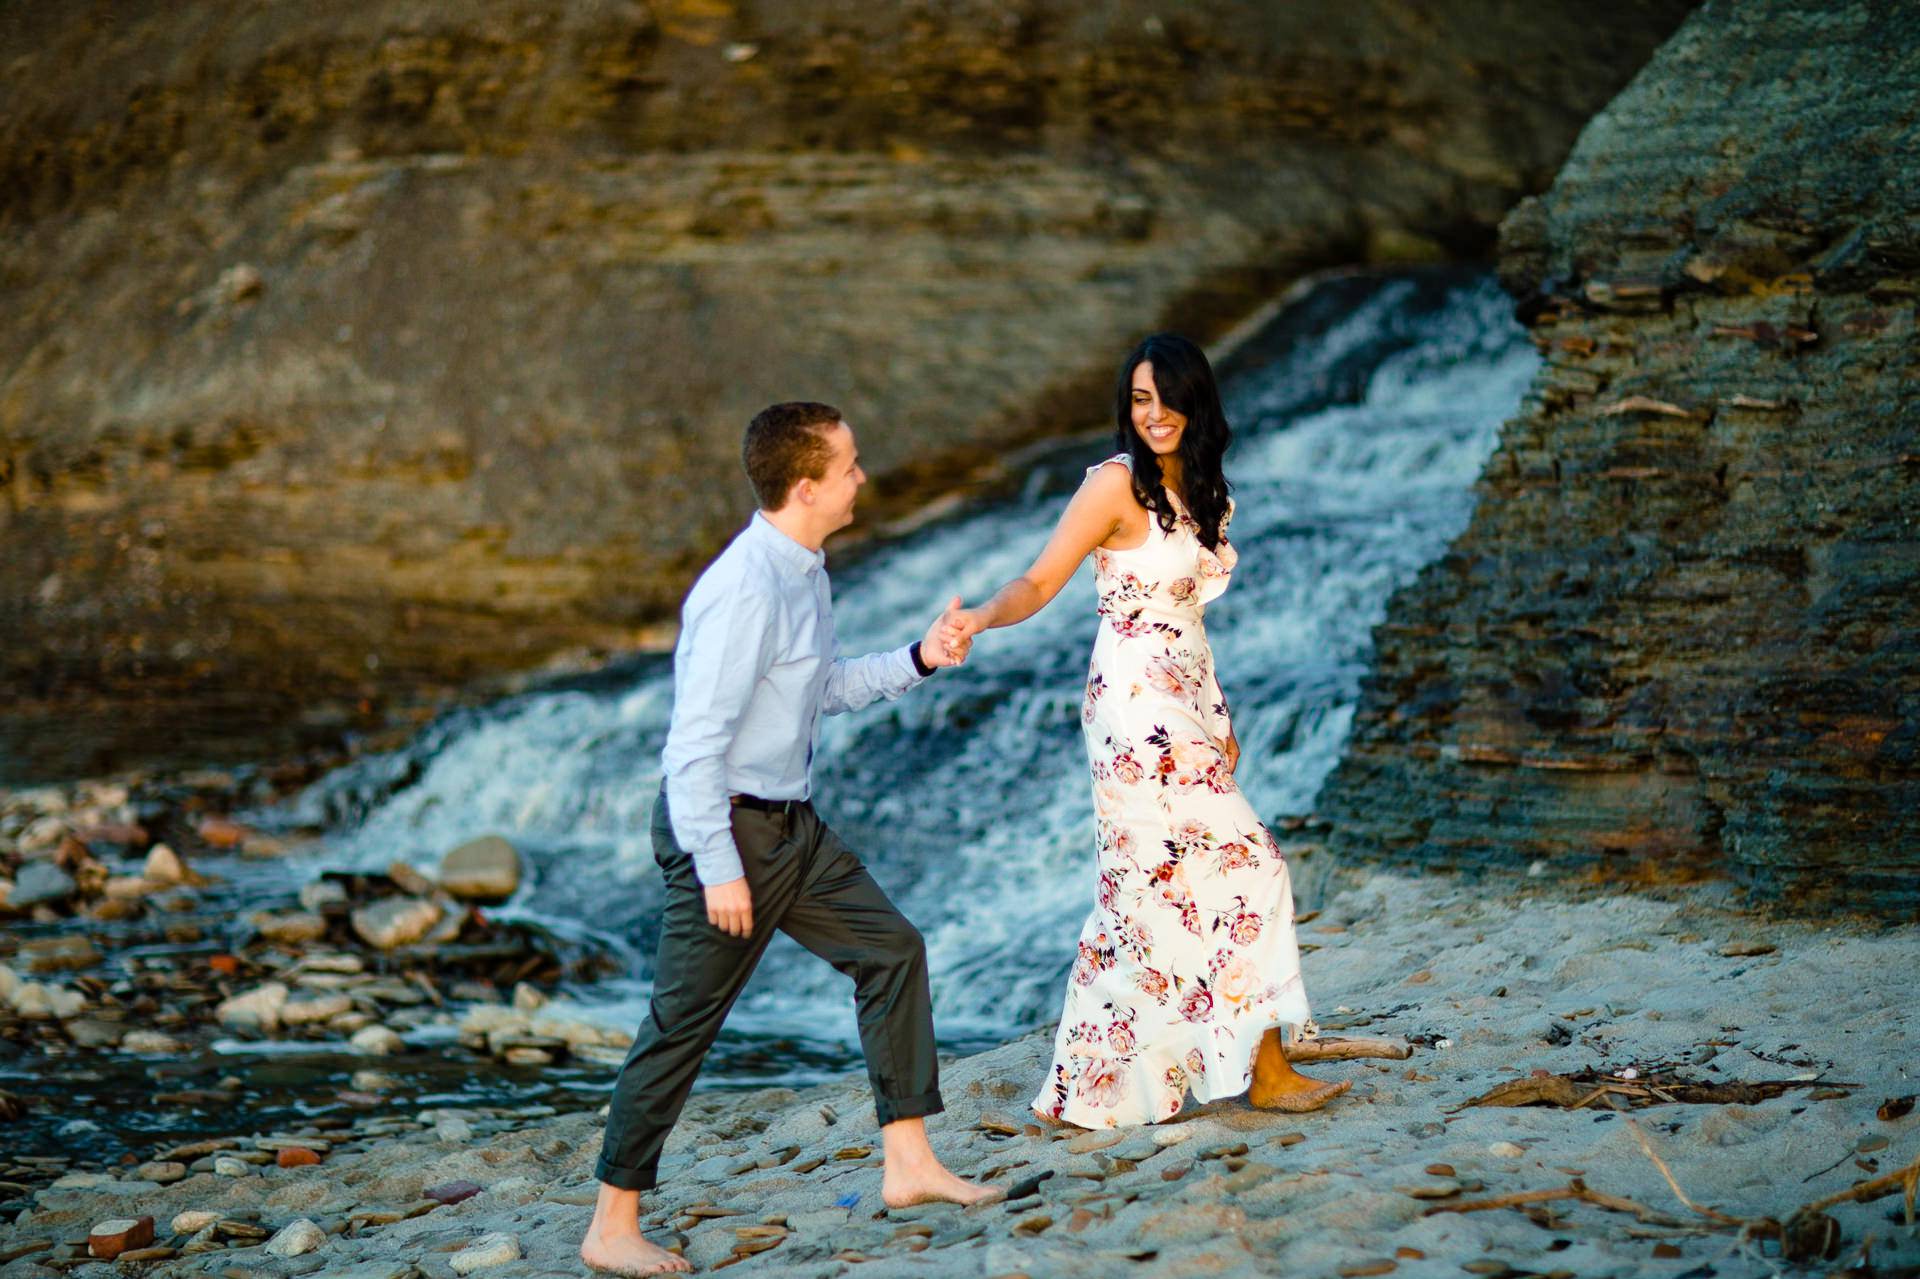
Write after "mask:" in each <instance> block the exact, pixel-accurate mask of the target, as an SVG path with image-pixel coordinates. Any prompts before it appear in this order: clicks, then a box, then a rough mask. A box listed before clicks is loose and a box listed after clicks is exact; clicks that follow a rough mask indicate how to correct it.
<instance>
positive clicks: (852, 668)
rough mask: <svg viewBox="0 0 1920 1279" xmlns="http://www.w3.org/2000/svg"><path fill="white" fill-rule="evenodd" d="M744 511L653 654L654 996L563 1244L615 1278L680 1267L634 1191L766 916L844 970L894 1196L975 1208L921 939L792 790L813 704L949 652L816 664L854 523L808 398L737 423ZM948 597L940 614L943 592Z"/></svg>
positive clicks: (884, 1186)
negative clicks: (652, 1237)
mask: <svg viewBox="0 0 1920 1279" xmlns="http://www.w3.org/2000/svg"><path fill="white" fill-rule="evenodd" d="M744 453H745V461H746V468H747V478H748V479H749V480H750V481H751V483H752V485H753V491H754V497H755V499H756V501H757V502H758V504H759V508H760V509H759V510H758V511H757V512H756V513H755V515H754V517H753V519H752V521H751V522H750V523H749V524H748V525H747V527H746V528H745V529H744V530H742V531H741V533H740V534H739V535H738V536H737V537H736V538H734V540H733V542H732V544H730V545H729V546H728V547H727V549H726V550H725V551H724V552H722V553H721V555H720V557H719V558H718V559H716V560H715V561H714V562H713V563H712V565H710V566H709V567H708V569H707V571H706V572H705V573H703V574H701V576H700V580H699V581H698V582H696V583H694V587H693V590H692V592H691V593H689V594H688V596H687V601H686V605H685V607H684V609H683V610H682V619H681V621H682V625H681V631H680V642H679V644H678V646H677V647H676V649H675V651H674V657H673V667H674V672H673V673H674V704H673V718H672V722H671V724H670V726H669V727H668V730H667V745H666V750H665V751H664V753H663V755H662V762H663V766H664V772H665V782H664V786H663V788H662V794H661V798H660V802H659V803H658V804H656V805H655V810H654V820H653V847H654V859H655V860H656V861H658V862H659V863H660V869H661V875H662V876H663V878H664V880H665V883H666V890H667V891H666V899H665V904H664V907H663V913H664V918H663V921H662V927H661V931H660V948H659V952H658V955H657V957H656V959H655V962H654V993H653V1001H652V1006H651V1008H650V1009H649V1013H648V1017H647V1020H646V1022H645V1023H644V1024H643V1025H642V1026H641V1028H640V1033H639V1035H638V1036H637V1037H636V1038H635V1040H634V1043H633V1048H632V1050H631V1051H630V1052H629V1053H628V1054H627V1060H626V1064H625V1065H623V1066H622V1067H621V1069H620V1076H619V1079H618V1080H617V1081H616V1083H615V1085H614V1090H613V1099H612V1102H611V1104H610V1105H609V1107H608V1111H607V1129H606V1137H605V1142H604V1145H603V1147H602V1150H601V1155H600V1162H599V1164H598V1166H597V1167H596V1169H595V1175H596V1176H598V1177H599V1179H600V1182H601V1186H600V1195H599V1200H598V1202H597V1203H596V1204H595V1207H594V1213H593V1221H592V1223H591V1224H590V1225H589V1226H588V1227H587V1237H586V1240H585V1241H584V1242H583V1243H582V1244H581V1246H580V1256H581V1259H582V1260H583V1261H585V1262H586V1263H587V1264H588V1265H590V1266H592V1267H594V1268H596V1269H600V1270H609V1271H613V1272H616V1273H619V1274H633V1275H641V1274H658V1273H665V1272H677V1271H684V1270H687V1269H689V1268H690V1267H689V1265H688V1263H687V1262H686V1261H685V1260H684V1259H683V1258H680V1257H677V1256H675V1255H674V1254H672V1253H669V1252H667V1251H665V1250H663V1249H661V1248H659V1247H657V1246H655V1245H654V1244H651V1243H649V1242H647V1241H646V1239H644V1238H643V1237H642V1236H641V1234H640V1226H639V1220H638V1217H639V1206H640V1192H641V1191H643V1190H647V1189H650V1188H651V1187H652V1186H653V1185H654V1184H655V1177H656V1175H657V1170H658V1165H659V1161H660V1150H661V1147H662V1146H663V1145H664V1144H665V1142H666V1139H667V1133H668V1132H669V1131H671V1129H672V1128H673V1125H674V1122H675V1121H676V1120H677V1119H678V1118H679V1116H680V1109H681V1107H682V1106H683V1105H684V1104H685V1102H686V1098H687V1093H688V1092H689V1090H690V1089H691V1088H692V1087H693V1080H694V1076H695V1075H696V1074H697V1073H698V1072H699V1069H700V1063H701V1061H702V1059H703V1058H704V1057H705V1056H706V1053H707V1049H708V1048H709V1047H711V1046H712V1044H713V1040H714V1037H715V1036H716V1035H718V1034H719V1032H720V1023H721V1021H722V1020H723V1019H724V1018H725V1017H726V1014H727V1009H728V1008H730V1007H731V1006H732V1004H733V1001H734V998H735V997H736V996H737V995H739V993H740V988H741V987H742V986H744V985H745V984H746V981H747V978H748V977H749V976H750V975H751V974H752V972H753V968H754V965H755V964H756V963H758V962H759V959H760V955H761V953H762V952H763V951H764V950H765V949H766V946H767V943H768V942H769V941H770V940H771V939H772V937H773V933H774V931H775V930H776V929H778V930H781V931H784V932H786V933H787V934H788V935H789V936H791V937H793V939H794V940H795V941H798V942H799V943H800V944H801V945H803V946H805V947H806V948H807V949H808V950H811V951H812V952H813V953H814V954H816V955H819V956H820V957H821V958H822V959H825V960H826V961H827V962H828V963H830V964H832V965H833V966H834V967H835V968H838V969H839V970H840V971H841V972H844V973H846V974H847V975H848V976H850V977H852V978H853V979H854V997H855V1000H856V1002H857V1005H858V1011H859V1023H860V1044H861V1048H862V1050H863V1051H864V1052H865V1054H866V1059H867V1072H868V1077H869V1078H870V1079H871V1080H872V1083H873V1092H874V1105H875V1109H876V1111H877V1112H878V1115H879V1120H880V1134H881V1138H882V1145H883V1148H884V1152H885V1159H886V1170H885V1173H884V1176H883V1179H882V1183H881V1198H882V1199H883V1200H884V1201H885V1202H886V1203H887V1204H888V1205H889V1206H893V1207H899V1206H903V1205H905V1204H910V1203H924V1202H930V1201H934V1200H947V1201H952V1202H956V1203H963V1204H964V1203H974V1202H977V1201H979V1200H982V1199H986V1198H990V1197H992V1196H993V1195H995V1194H997V1193H998V1192H997V1191H996V1190H995V1189H993V1188H990V1187H985V1186H976V1185H973V1184H970V1183H968V1182H965V1181H962V1180H961V1179H960V1178H958V1177H956V1176H954V1175H953V1174H952V1173H950V1172H948V1171H947V1170H946V1168H944V1167H943V1166H941V1164H940V1161H939V1159H938V1158H936V1157H935V1155H934V1153H933V1148H932V1147H931V1146H929V1145H928V1144H927V1135H926V1127H925V1122H924V1117H925V1116H927V1115H931V1114H936V1113H938V1112H939V1111H940V1109H941V1102H940V1093H939V1081H938V1071H937V1067H936V1064H935V1060H934V1040H933V1015H932V1009H931V1006H930V1001H929V995H928V987H927V961H926V951H925V948H924V946H923V945H922V943H921V939H920V934H919V933H918V932H916V931H915V930H914V928H913V925H911V924H909V923H908V922H907V921H906V919H905V918H904V917H902V916H901V914H900V912H899V911H897V910H895V909H894V906H893V903H892V902H890V901H888V900H887V897H886V894H885V893H883V892H881V891H880V886H879V885H878V884H876V883H874V881H873V878H872V876H870V875H869V874H868V873H867V870H866V867H865V866H863V865H862V864H861V863H860V860H859V858H858V857H856V856H855V855H854V854H853V852H852V851H851V850H850V849H848V848H847V846H846V845H845V844H843V843H841V842H840V840H839V838H838V837H837V836H836V835H835V834H834V833H833V832H832V831H831V830H829V829H828V828H827V827H826V825H825V824H824V823H823V822H821V820H820V818H819V816H818V815H817V814H816V813H815V812H814V811H813V807H812V805H811V804H810V803H809V802H808V801H809V797H810V793H811V787H810V785H809V781H808V767H809V765H810V764H811V763H812V760H813V750H814V746H815V743H816V742H817V741H818V739H819V724H820V717H821V715H823V714H827V715H832V714H838V713H841V712H844V711H852V710H858V709H859V708H861V707H862V706H865V705H867V704H868V703H870V702H872V701H873V700H874V699H875V698H878V697H885V698H889V699H892V698H895V697H898V696H900V694H902V693H904V692H906V691H907V690H908V689H910V688H912V687H913V686H914V685H916V684H918V683H919V682H920V681H921V680H923V679H925V678H926V677H927V676H929V675H931V674H932V673H933V671H934V670H935V669H937V668H939V667H942V666H953V665H957V664H959V663H960V662H961V661H963V660H965V657H966V651H965V647H964V646H963V645H955V646H953V647H949V646H948V644H947V643H946V642H945V641H944V639H943V638H942V633H941V632H942V623H943V621H944V620H945V619H944V617H942V618H939V619H935V621H934V623H933V625H932V626H931V627H930V628H929V629H928V631H927V633H926V636H925V638H923V639H921V640H919V641H918V642H916V643H914V644H912V645H909V646H908V647H906V648H902V649H899V650H896V651H894V652H890V653H874V654H871V655H869V656H866V657H862V658H856V659H851V660H846V661H841V660H837V659H836V658H835V657H834V632H833V612H832V602H831V598H830V596H829V593H828V587H827V574H826V570H825V567H824V565H825V557H824V556H823V555H822V553H821V549H820V548H821V545H822V544H823V543H824V542H825V541H826V539H827V537H828V535H829V534H831V533H833V532H835V531H836V530H838V529H842V528H845V527H846V526H847V525H848V524H849V523H851V522H852V520H853V503H854V498H855V495H856V494H858V492H859V491H860V486H861V485H862V484H864V483H866V479H867V477H866V475H865V474H864V473H863V472H862V471H861V469H860V459H859V456H858V454H857V453H856V451H855V448H854V439H853V431H852V430H851V429H850V428H849V427H848V426H847V424H846V423H845V422H844V421H842V420H841V418H840V413H839V410H837V409H834V408H832V407H830V406H828V405H825V404H810V403H796V404H776V405H774V406H773V407H771V408H769V409H766V410H765V411H763V412H762V413H760V414H759V415H758V416H757V417H755V418H754V419H753V421H752V423H750V424H749V425H748V427H747V436H746V445H745V449H744ZM959 603H960V601H959V600H958V599H955V600H954V601H953V604H952V605H950V606H949V607H950V608H951V607H957V606H958V605H959Z"/></svg>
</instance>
